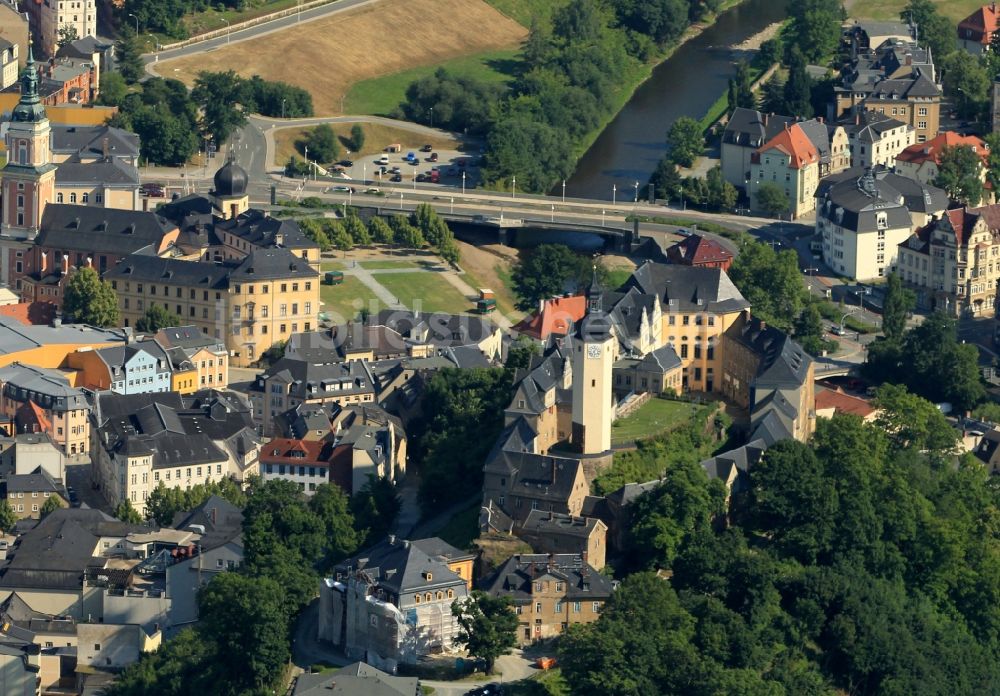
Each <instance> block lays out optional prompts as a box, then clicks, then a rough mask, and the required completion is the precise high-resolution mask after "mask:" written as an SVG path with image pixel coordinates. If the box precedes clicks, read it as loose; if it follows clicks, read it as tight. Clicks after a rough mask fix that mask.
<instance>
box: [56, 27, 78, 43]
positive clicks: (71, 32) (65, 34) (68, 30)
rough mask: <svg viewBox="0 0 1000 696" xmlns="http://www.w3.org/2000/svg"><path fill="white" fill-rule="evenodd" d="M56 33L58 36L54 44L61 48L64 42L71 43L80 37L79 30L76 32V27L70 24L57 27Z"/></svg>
mask: <svg viewBox="0 0 1000 696" xmlns="http://www.w3.org/2000/svg"><path fill="white" fill-rule="evenodd" d="M57 33H58V35H59V38H58V39H57V40H56V46H58V47H59V48H62V47H63V46H65V45H66V44H71V43H73V42H74V41H76V40H77V39H79V38H80V34H79V32H77V30H76V27H75V26H74V25H72V24H68V25H66V26H64V27H59V31H58V32H57Z"/></svg>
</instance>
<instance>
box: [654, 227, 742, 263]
mask: <svg viewBox="0 0 1000 696" xmlns="http://www.w3.org/2000/svg"><path fill="white" fill-rule="evenodd" d="M667 256H669V257H670V258H671V260H674V258H675V257H676V259H677V262H678V263H684V264H687V265H689V266H700V265H702V264H706V263H720V262H725V261H729V260H731V259H732V258H733V255H732V253H730V251H729V250H728V249H726V248H725V247H724V246H722V245H721V244H719V243H718V242H716V241H713V240H711V239H708V238H706V237H702V236H701V235H700V234H692V235H691V236H689V237H686V238H684V239H682V240H681V241H679V242H677V243H676V244H674V245H673V246H672V247H670V248H669V249H667Z"/></svg>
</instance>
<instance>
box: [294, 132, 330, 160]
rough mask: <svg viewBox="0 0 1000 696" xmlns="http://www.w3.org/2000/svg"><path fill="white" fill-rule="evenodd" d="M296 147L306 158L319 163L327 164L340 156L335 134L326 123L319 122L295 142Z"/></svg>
mask: <svg viewBox="0 0 1000 696" xmlns="http://www.w3.org/2000/svg"><path fill="white" fill-rule="evenodd" d="M295 146H296V149H298V151H299V152H301V153H303V155H305V156H306V158H307V159H309V160H311V161H313V162H318V163H320V164H329V163H330V162H333V161H335V160H336V159H337V158H338V157H339V156H340V146H339V145H338V144H337V134H336V133H334V132H333V128H331V127H330V124H328V123H321V124H320V125H318V126H316V127H315V128H313V129H312V130H311V131H310V132H309V134H308V135H307V136H306V137H305V138H303V139H302V140H299V141H298V142H296V144H295Z"/></svg>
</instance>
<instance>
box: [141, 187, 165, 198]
mask: <svg viewBox="0 0 1000 696" xmlns="http://www.w3.org/2000/svg"><path fill="white" fill-rule="evenodd" d="M139 192H140V193H141V194H142V195H143V196H146V197H148V198H163V197H164V196H166V195H167V191H166V189H165V188H164V187H163V184H143V185H142V186H141V187H140V188H139Z"/></svg>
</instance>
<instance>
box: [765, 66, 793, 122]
mask: <svg viewBox="0 0 1000 696" xmlns="http://www.w3.org/2000/svg"><path fill="white" fill-rule="evenodd" d="M760 110H761V111H763V112H764V113H768V114H784V113H788V110H787V109H785V83H784V82H783V81H782V80H781V75H779V74H778V73H777V72H776V73H774V74H773V75H771V77H769V78H768V79H767V81H766V82H765V83H764V86H763V87H761V90H760Z"/></svg>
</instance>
